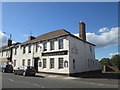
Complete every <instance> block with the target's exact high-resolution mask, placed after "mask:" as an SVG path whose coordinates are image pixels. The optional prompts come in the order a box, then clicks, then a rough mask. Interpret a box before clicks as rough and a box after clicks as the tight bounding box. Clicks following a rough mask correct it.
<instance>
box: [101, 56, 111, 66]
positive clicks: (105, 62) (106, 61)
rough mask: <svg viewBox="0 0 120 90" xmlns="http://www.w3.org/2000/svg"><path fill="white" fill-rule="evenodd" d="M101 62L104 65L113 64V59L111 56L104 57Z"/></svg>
mask: <svg viewBox="0 0 120 90" xmlns="http://www.w3.org/2000/svg"><path fill="white" fill-rule="evenodd" d="M100 63H101V64H102V65H109V66H111V60H110V59H109V58H103V59H101V60H100Z"/></svg>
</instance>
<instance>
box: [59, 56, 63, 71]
mask: <svg viewBox="0 0 120 90" xmlns="http://www.w3.org/2000/svg"><path fill="white" fill-rule="evenodd" d="M62 68H63V58H59V69H62Z"/></svg>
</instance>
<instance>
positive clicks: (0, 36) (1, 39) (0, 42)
mask: <svg viewBox="0 0 120 90" xmlns="http://www.w3.org/2000/svg"><path fill="white" fill-rule="evenodd" d="M4 45H7V37H6V36H5V34H4V33H2V32H1V31H0V47H1V46H4Z"/></svg>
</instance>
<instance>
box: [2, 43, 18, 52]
mask: <svg viewBox="0 0 120 90" xmlns="http://www.w3.org/2000/svg"><path fill="white" fill-rule="evenodd" d="M19 44H20V43H19V42H17V43H13V44H12V45H11V46H10V47H13V46H17V45H19ZM6 49H9V46H8V45H5V46H3V47H0V51H1V50H6Z"/></svg>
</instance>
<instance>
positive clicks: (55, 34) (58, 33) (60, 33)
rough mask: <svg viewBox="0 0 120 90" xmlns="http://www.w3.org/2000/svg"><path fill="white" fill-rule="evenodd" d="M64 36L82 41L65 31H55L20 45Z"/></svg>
mask: <svg viewBox="0 0 120 90" xmlns="http://www.w3.org/2000/svg"><path fill="white" fill-rule="evenodd" d="M65 35H70V36H72V37H74V38H76V39H79V40H81V41H83V40H82V39H81V38H79V37H77V36H75V35H73V34H71V33H70V32H68V31H66V30H65V29H60V30H56V31H52V32H48V33H46V34H43V35H40V36H38V37H36V38H35V39H33V40H28V41H25V42H23V43H21V44H20V45H25V44H29V43H34V42H37V41H44V40H48V39H52V38H57V37H60V36H65ZM83 42H86V43H89V44H91V45H94V44H92V43H90V42H87V41H83ZM94 46H95V45H94Z"/></svg>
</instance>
